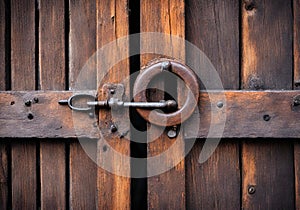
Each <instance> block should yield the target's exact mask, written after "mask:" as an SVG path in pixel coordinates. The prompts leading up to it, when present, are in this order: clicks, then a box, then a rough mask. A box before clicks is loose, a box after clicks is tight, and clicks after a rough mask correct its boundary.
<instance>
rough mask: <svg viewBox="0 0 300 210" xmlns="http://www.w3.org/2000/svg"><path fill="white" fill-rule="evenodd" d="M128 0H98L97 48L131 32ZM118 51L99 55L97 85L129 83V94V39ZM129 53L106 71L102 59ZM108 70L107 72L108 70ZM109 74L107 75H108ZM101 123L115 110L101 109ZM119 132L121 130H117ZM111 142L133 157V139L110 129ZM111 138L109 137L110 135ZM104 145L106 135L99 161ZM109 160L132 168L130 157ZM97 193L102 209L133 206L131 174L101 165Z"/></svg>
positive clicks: (104, 124) (118, 45) (105, 125)
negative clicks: (131, 150) (112, 171)
mask: <svg viewBox="0 0 300 210" xmlns="http://www.w3.org/2000/svg"><path fill="white" fill-rule="evenodd" d="M128 5H129V4H128V1H127V0H97V4H96V8H97V50H99V49H101V47H103V46H104V45H105V44H107V43H109V42H111V41H113V40H116V39H118V38H120V37H123V36H127V35H129V17H128V15H129V14H128V12H129V8H128ZM113 47H114V49H115V50H116V51H115V54H112V52H107V54H108V55H110V56H109V57H107V60H106V61H103V60H101V59H102V58H101V57H100V58H99V59H98V58H97V85H98V90H101V89H102V85H103V84H104V83H121V82H122V84H124V85H125V95H126V96H129V84H128V82H129V81H127V82H125V81H124V79H125V78H127V77H128V76H129V73H130V69H129V40H128V43H127V44H126V43H125V44H121V43H119V42H117V43H114V44H113ZM122 52H123V53H126V54H128V57H127V58H126V59H124V60H122V61H121V62H119V63H118V64H115V65H114V66H113V68H111V69H110V70H109V72H108V73H107V72H104V71H103V70H105V69H103V68H102V66H101V63H102V62H104V63H108V64H111V63H112V64H114V63H113V62H114V59H115V58H116V57H117V56H118V54H119V53H122ZM106 73H107V74H106ZM105 74H106V76H105ZM105 95H106V94H105V92H103V91H102V92H99V98H98V99H101V100H104V99H105V98H106V96H105ZM128 118H129V112H128V110H124V112H123V114H122V116H121V115H120V116H119V118H118V119H114V120H119V121H123V120H124V119H128ZM99 123H100V127H101V129H109V126H110V125H111V123H117V122H112V119H111V114H110V113H108V112H107V111H105V110H100V111H99ZM102 131H103V130H102ZM117 133H118V132H117ZM105 138H106V140H107V141H108V142H109V145H110V146H111V147H112V148H113V149H114V150H115V151H117V152H119V153H121V154H123V155H125V156H127V157H129V156H130V143H129V141H127V140H125V139H122V138H121V139H120V137H119V135H118V134H113V133H112V132H110V131H108V135H106V136H105ZM108 138H109V139H108ZM102 145H103V139H100V140H99V141H98V146H97V149H98V151H97V154H98V157H97V159H98V161H99V162H98V163H100V161H102V157H101V156H99V154H100V155H101V154H103V153H104V152H106V151H107V150H106V149H107V148H108V147H107V145H104V146H102ZM104 161H106V163H108V162H109V163H110V165H111V168H112V169H116V170H118V168H120V167H125V168H127V169H129V170H130V163H128V162H126V161H123V160H122V161H121V162H118V161H116V160H114V158H113V157H108V158H105V160H104ZM97 193H98V196H97V198H98V201H97V202H98V205H97V207H98V209H130V178H128V177H122V176H118V175H116V174H113V173H109V172H107V171H105V170H104V169H102V168H101V167H98V170H97Z"/></svg>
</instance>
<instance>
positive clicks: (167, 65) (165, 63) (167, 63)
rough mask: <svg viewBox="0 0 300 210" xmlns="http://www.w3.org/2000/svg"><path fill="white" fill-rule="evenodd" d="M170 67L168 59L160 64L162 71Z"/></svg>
mask: <svg viewBox="0 0 300 210" xmlns="http://www.w3.org/2000/svg"><path fill="white" fill-rule="evenodd" d="M170 67H171V62H170V61H165V62H163V63H162V64H161V70H162V71H169V70H170Z"/></svg>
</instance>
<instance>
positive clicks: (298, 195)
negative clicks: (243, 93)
mask: <svg viewBox="0 0 300 210" xmlns="http://www.w3.org/2000/svg"><path fill="white" fill-rule="evenodd" d="M293 9H294V13H293V14H294V88H295V89H298V90H299V88H300V1H299V0H294V1H293ZM294 167H295V205H296V206H295V207H296V209H300V144H299V141H298V142H295V143H294Z"/></svg>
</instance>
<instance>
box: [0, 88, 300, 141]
mask: <svg viewBox="0 0 300 210" xmlns="http://www.w3.org/2000/svg"><path fill="white" fill-rule="evenodd" d="M220 93H223V94H225V96H226V99H227V100H226V105H225V106H224V107H223V108H222V109H220V108H218V107H217V103H218V102H219V96H220ZM71 95H72V92H69V91H59V92H58V91H46V92H44V91H33V92H30V91H29V92H23V91H16V92H15V91H12V92H7V91H6V92H0V97H1V101H0V106H1V110H0V114H1V117H0V137H2V138H3V137H10V138H22V137H27V138H30V137H35V138H76V136H77V137H79V138H81V137H86V138H98V137H99V133H98V129H97V128H96V127H94V123H95V122H96V121H95V120H93V119H91V118H90V117H89V116H88V113H80V112H72V111H71V110H70V109H69V108H68V106H62V105H59V104H58V103H57V101H58V100H60V99H61V98H68V97H69V96H71ZM297 95H298V92H297V91H225V92H218V91H215V92H210V93H209V94H208V93H206V92H201V94H200V99H199V101H200V102H201V103H200V116H201V122H200V125H199V126H198V129H196V130H195V129H194V128H195V127H194V126H189V125H193V124H194V123H197V122H198V119H197V118H198V117H199V115H198V114H195V115H192V116H191V118H190V119H188V121H187V122H186V124H185V129H184V136H185V138H187V139H189V138H206V136H207V134H208V131H209V125H210V123H212V124H213V125H214V124H216V125H217V124H219V123H220V122H221V121H220V120H218V119H216V121H213V122H211V114H210V113H212V112H213V113H218V112H222V113H223V112H225V113H226V117H227V122H226V124H225V129H224V133H223V137H224V138H246V137H247V138H257V137H264V138H268V137H272V138H298V137H299V134H300V129H299V126H300V125H299V121H298V117H300V116H299V115H300V107H297V106H296V107H294V106H292V105H291V104H292V101H293V97H294V96H297ZM34 97H36V98H38V99H39V103H36V104H32V105H31V107H26V106H24V101H25V100H27V99H31V98H34ZM278 101H280V103H278ZM12 102H14V103H13V104H11V103H12ZM282 107H285V109H283V108H282ZM29 112H30V113H32V114H33V119H32V120H29V119H28V118H27V114H28V113H29ZM62 115H63V116H64V117H61V116H62ZM266 115H267V116H268V117H267V116H266ZM253 122H255V123H253ZM16 124H18V125H19V126H18V127H17V128H16V127H15V125H16ZM74 127H75V128H76V130H75V129H74ZM33 128H34V130H32V129H33ZM153 146H155V145H153Z"/></svg>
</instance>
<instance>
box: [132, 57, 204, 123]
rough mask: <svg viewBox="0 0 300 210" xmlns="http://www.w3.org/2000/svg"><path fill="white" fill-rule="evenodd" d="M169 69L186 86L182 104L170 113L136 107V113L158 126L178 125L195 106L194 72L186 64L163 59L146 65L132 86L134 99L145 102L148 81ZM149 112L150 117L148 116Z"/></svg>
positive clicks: (196, 83) (190, 113) (195, 87)
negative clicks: (186, 90)
mask: <svg viewBox="0 0 300 210" xmlns="http://www.w3.org/2000/svg"><path fill="white" fill-rule="evenodd" d="M164 70H166V71H170V72H172V73H174V74H176V75H177V76H178V77H180V78H181V79H182V80H183V81H184V82H185V85H186V87H187V88H188V90H189V91H188V94H187V98H186V101H185V103H184V104H183V106H182V107H181V108H180V109H179V110H177V111H175V112H172V113H167V114H165V113H161V112H158V111H156V110H152V111H151V110H145V109H137V111H138V113H139V114H140V115H141V116H142V117H143V118H144V119H145V120H146V121H148V122H150V123H153V124H155V125H159V126H172V125H178V124H181V123H182V122H184V121H185V120H187V119H188V118H189V117H190V116H191V115H192V114H193V112H194V110H195V108H196V107H197V103H198V99H199V84H198V80H197V76H196V74H195V73H194V72H193V71H192V70H191V69H190V68H189V67H187V66H185V65H183V64H181V63H179V62H177V61H173V60H164V61H160V62H158V63H155V64H153V65H151V66H149V67H147V68H146V69H145V70H144V71H143V72H142V73H140V74H139V76H138V77H137V79H136V82H135V84H134V87H133V95H134V101H141V102H146V101H147V97H146V89H147V86H148V84H149V83H150V81H151V80H152V79H153V78H154V77H155V76H156V75H158V74H160V73H161V72H162V71H164ZM150 113H151V118H150V116H149V115H150Z"/></svg>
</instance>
